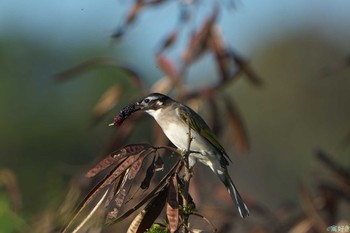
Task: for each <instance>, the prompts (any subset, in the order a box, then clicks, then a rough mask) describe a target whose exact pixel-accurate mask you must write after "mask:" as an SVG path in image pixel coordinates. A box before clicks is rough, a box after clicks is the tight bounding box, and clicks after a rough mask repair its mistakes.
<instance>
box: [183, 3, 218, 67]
mask: <svg viewBox="0 0 350 233" xmlns="http://www.w3.org/2000/svg"><path fill="white" fill-rule="evenodd" d="M218 13H219V7H218V5H217V4H215V7H214V8H213V12H212V14H211V15H209V16H208V18H207V19H206V20H205V22H204V23H203V25H202V27H201V28H200V29H199V30H198V31H197V32H196V33H194V34H193V35H192V38H191V41H190V42H189V44H188V45H187V47H186V49H185V50H184V52H183V54H182V61H183V63H184V64H185V65H189V64H190V63H192V62H193V61H195V60H196V59H197V58H199V57H200V56H201V55H202V54H203V53H204V51H206V50H207V49H208V45H209V43H208V42H209V38H210V35H211V30H212V27H213V26H214V24H215V22H216V19H217V16H218Z"/></svg>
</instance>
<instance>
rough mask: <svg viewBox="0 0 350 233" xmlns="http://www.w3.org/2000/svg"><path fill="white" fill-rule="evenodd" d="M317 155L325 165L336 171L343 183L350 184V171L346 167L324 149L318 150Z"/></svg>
mask: <svg viewBox="0 0 350 233" xmlns="http://www.w3.org/2000/svg"><path fill="white" fill-rule="evenodd" d="M316 156H317V158H318V159H319V160H320V161H321V162H322V163H323V164H324V165H325V166H327V167H328V168H329V169H330V170H331V171H332V172H334V173H335V174H336V175H337V177H338V178H339V179H340V180H341V181H342V182H343V183H345V184H346V185H347V186H350V173H349V171H348V170H347V169H346V168H344V167H342V166H341V165H339V164H338V163H337V162H336V161H334V160H333V159H332V158H331V156H330V155H328V154H327V153H326V152H324V151H322V150H318V151H317V152H316Z"/></svg>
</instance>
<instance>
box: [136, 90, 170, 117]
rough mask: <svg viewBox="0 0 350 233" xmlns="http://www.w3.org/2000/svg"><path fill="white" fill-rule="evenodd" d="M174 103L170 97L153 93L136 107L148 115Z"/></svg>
mask: <svg viewBox="0 0 350 233" xmlns="http://www.w3.org/2000/svg"><path fill="white" fill-rule="evenodd" d="M172 101H174V100H172V99H171V98H170V97H169V96H166V95H163V94H160V93H152V94H149V95H148V96H146V97H145V98H143V99H142V100H140V101H139V102H136V104H135V106H136V107H137V108H138V109H140V110H143V111H145V112H147V113H152V112H155V111H157V110H160V109H163V108H165V107H167V106H168V105H169V103H171V102H172Z"/></svg>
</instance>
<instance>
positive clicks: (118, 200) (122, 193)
mask: <svg viewBox="0 0 350 233" xmlns="http://www.w3.org/2000/svg"><path fill="white" fill-rule="evenodd" d="M126 194H127V193H126V189H125V188H121V189H120V190H119V192H118V193H117V195H116V196H115V205H114V207H113V208H112V210H110V211H109V212H108V214H107V220H106V221H110V220H113V219H116V218H117V217H118V214H119V209H120V207H121V206H122V205H123V203H124V200H125V197H126Z"/></svg>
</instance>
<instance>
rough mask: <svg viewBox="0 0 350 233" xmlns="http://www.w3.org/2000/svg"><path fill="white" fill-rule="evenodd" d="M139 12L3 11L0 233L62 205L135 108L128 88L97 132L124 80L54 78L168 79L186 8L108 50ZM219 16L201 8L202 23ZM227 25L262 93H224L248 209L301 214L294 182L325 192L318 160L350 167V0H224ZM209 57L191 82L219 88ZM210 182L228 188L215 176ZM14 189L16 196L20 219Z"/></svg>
mask: <svg viewBox="0 0 350 233" xmlns="http://www.w3.org/2000/svg"><path fill="white" fill-rule="evenodd" d="M132 3H133V2H131V1H110V0H105V1H98V2H96V1H89V0H87V1H86V0H85V1H43V0H38V1H35V3H34V2H25V1H21V2H20V1H6V0H5V1H1V2H0V111H1V114H0V148H1V150H0V169H1V173H0V174H1V176H2V177H1V180H0V225H2V226H3V229H1V227H0V232H13V231H16V230H17V231H20V230H22V229H23V226H28V225H30V224H31V223H32V222H35V220H36V218H38V217H37V216H42V214H43V213H45V212H49V211H50V210H54V209H55V208H57V206H59V205H60V203H61V202H62V200H63V199H64V196H65V194H66V192H67V190H68V185H69V182H70V180H71V179H72V177H76V176H79V175H82V174H83V173H84V172H85V171H86V170H87V169H88V168H89V167H90V166H91V165H92V164H93V163H94V162H96V160H97V159H98V158H100V157H101V156H103V155H105V154H104V152H105V151H104V148H105V146H106V145H107V144H108V140H109V138H110V136H111V135H112V133H113V132H114V131H115V130H117V129H115V128H111V127H107V125H108V123H110V122H111V121H112V119H113V116H114V115H115V113H117V112H118V111H119V110H120V109H121V108H122V107H123V106H125V105H126V104H129V103H132V102H134V101H135V100H136V99H135V98H136V96H137V95H133V93H130V91H128V89H124V90H123V91H122V93H121V94H120V98H119V102H118V105H117V106H115V108H114V109H113V110H112V111H111V113H110V114H108V115H107V116H105V117H104V118H102V119H101V120H99V121H98V122H96V121H94V118H93V115H92V112H93V108H94V106H95V104H96V102H97V101H98V100H99V98H100V96H101V95H102V94H103V93H104V92H105V91H106V89H107V88H108V87H110V86H111V85H113V84H115V83H116V82H117V83H122V84H123V83H124V84H125V86H128V84H127V83H128V82H129V77H128V74H127V73H126V72H124V71H122V70H120V69H117V68H115V67H100V68H97V69H93V70H91V71H90V72H87V73H84V74H79V75H77V77H76V78H74V79H71V80H69V81H66V82H56V81H55V80H54V76H55V75H56V74H58V73H60V72H62V71H64V70H67V69H68V68H71V67H73V66H75V65H78V64H80V63H82V62H84V61H86V60H89V59H92V58H95V57H101V56H110V57H113V58H115V59H116V60H118V61H120V62H122V63H124V64H128V65H129V66H130V67H133V69H135V70H137V72H138V73H139V74H141V76H142V78H143V79H142V82H143V83H144V85H145V86H151V85H152V84H153V83H154V82H156V81H157V80H159V79H160V78H161V77H162V76H163V74H162V71H161V70H160V69H159V67H158V65H157V63H156V62H155V59H154V53H155V52H156V49H157V46H158V45H159V43H160V41H161V39H162V38H163V37H164V36H165V35H167V33H169V32H170V31H171V29H172V28H174V25H175V24H176V22H177V20H178V14H179V12H178V11H179V4H178V3H177V2H175V1H174V2H169V3H166V4H160V5H159V6H156V7H152V8H150V9H146V10H145V11H144V12H142V13H141V15H140V16H139V18H138V19H137V20H136V22H134V23H133V24H132V25H131V26H130V27H128V29H127V32H126V33H125V35H123V37H122V38H121V39H118V40H116V41H112V40H111V35H112V34H113V32H115V30H116V29H117V27H118V26H119V25H120V24H121V22H122V21H123V20H124V18H125V15H126V13H127V9H128V8H129V7H130V6H131V4H132ZM211 7H212V6H211V4H209V1H208V2H206V1H203V2H201V3H200V4H199V6H198V11H200V12H203V13H199V14H198V15H197V16H198V21H200V20H203V19H205V17H206V12H207V11H208V9H209V10H210V8H211ZM217 23H218V25H219V26H220V27H221V32H222V35H223V37H224V40H225V42H226V43H227V44H228V45H230V47H232V48H233V49H234V50H235V51H237V52H238V53H239V54H240V55H242V56H243V57H245V58H246V59H247V60H249V62H250V66H251V67H252V69H254V71H255V72H256V73H257V74H258V75H259V77H261V79H262V81H263V83H264V84H263V85H262V86H260V87H256V86H254V85H251V84H250V83H249V82H247V80H246V79H244V78H241V79H237V80H236V81H235V82H234V83H233V84H230V85H229V86H228V87H226V88H225V89H224V90H223V91H224V92H225V93H226V94H228V95H229V96H230V97H232V98H233V99H234V101H235V105H236V107H237V108H238V109H239V113H240V116H241V118H242V120H243V123H244V126H245V128H246V133H247V136H248V139H249V142H250V143H249V144H250V148H249V151H248V152H247V153H244V155H240V154H239V153H235V149H234V148H230V145H231V140H230V138H229V137H223V138H221V141H222V143H223V144H224V147H225V148H227V150H228V151H229V153H230V155H231V158H232V160H233V161H234V162H233V164H232V165H231V166H230V173H231V175H232V176H233V177H234V180H235V182H236V184H237V186H238V187H239V190H240V192H241V193H242V194H243V195H244V196H246V198H247V199H248V203H249V200H253V201H254V202H257V203H260V204H261V205H263V206H264V207H266V208H268V209H269V210H270V211H272V212H275V211H276V212H277V211H279V210H281V208H282V207H283V206H286V205H287V204H288V206H291V207H288V208H292V209H293V210H298V209H301V208H302V207H300V203H299V199H300V195H299V191H298V184H299V183H300V182H303V183H305V184H307V187H308V189H309V190H311V193H313V194H315V193H316V191H315V188H316V185H313V184H314V183H315V182H317V181H319V180H321V179H325V180H327V179H328V180H330V179H331V175H330V173H329V171H328V170H327V169H325V167H324V166H323V165H322V164H321V163H319V162H318V160H317V159H316V158H315V156H314V155H315V152H316V151H317V150H319V149H322V150H324V151H327V152H328V153H330V154H331V155H332V158H333V159H334V160H335V161H337V163H338V164H340V165H342V166H344V167H347V168H349V167H350V156H349V153H350V139H349V138H350V136H349V135H350V120H349V119H350V108H349V100H350V91H349V90H350V89H349V87H350V67H349V57H350V43H349V41H350V30H349V23H350V2H349V1H344V0H333V1H327V0H322V1H303V0H295V1H278V2H276V1H257V0H244V1H237V2H235V6H232V4H231V3H230V2H229V1H227V2H224V3H223V7H222V10H221V12H220V15H219V17H218V20H217ZM181 43H184V42H180V47H181ZM176 51H177V50H176V49H174V51H172V56H176V55H174V54H176ZM212 61H213V60H212V58H211V57H209V56H204V57H203V58H202V59H200V60H199V61H198V62H196V63H194V64H193V65H192V66H191V67H190V69H189V70H188V75H187V76H188V77H187V79H186V82H187V84H188V86H190V87H197V86H201V85H206V84H208V83H212V82H216V79H215V77H216V76H217V75H218V74H217V71H216V68H215V64H213V62H212ZM125 86H124V87H125ZM130 88H131V87H130ZM138 94H140V93H138ZM219 116H221V115H219ZM222 117H225V116H222ZM204 118H205V115H204ZM135 130H138V129H135ZM136 135H137V131H136ZM134 138H138V137H137V136H135V137H134ZM139 138H140V137H139ZM141 139H142V140H146V141H147V138H143V137H141ZM141 139H140V140H141ZM129 142H130V141H129ZM133 142H135V141H133ZM203 171H204V172H208V174H210V171H209V170H208V169H206V168H203ZM9 180H10V181H9ZM15 184H18V185H15ZM213 184H215V185H218V186H219V185H220V184H219V182H218V181H217V180H216V179H215V178H213ZM206 185H208V187H209V188H210V187H211V184H206ZM8 187H10V188H8ZM11 187H12V189H11ZM16 187H18V190H17V191H16V189H17V188H16ZM8 190H10V191H8ZM9 193H10V194H9ZM11 193H12V197H11ZM14 193H17V194H18V195H20V196H18V197H17V199H16V198H15V199H16V200H17V202H16V201H14V202H15V203H17V204H16V205H17V207H18V209H16V210H14V209H13V208H12V204H11V203H12V202H13V200H12V199H13V195H17V194H14ZM11 200H12V202H11ZM228 203H229V202H228ZM286 203H287V204H286ZM347 205H349V204H347ZM232 208H233V206H232ZM343 213H344V212H341V214H343ZM346 213H348V212H346ZM341 214H340V215H341ZM344 216H345V215H344ZM338 217H339V219H342V216H338ZM1 219H2V220H1ZM347 220H349V219H347ZM13 223H14V224H13ZM334 224H336V222H335V223H334ZM348 225H350V224H348ZM252 228H254V225H253V226H252ZM1 230H2V231H1Z"/></svg>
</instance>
